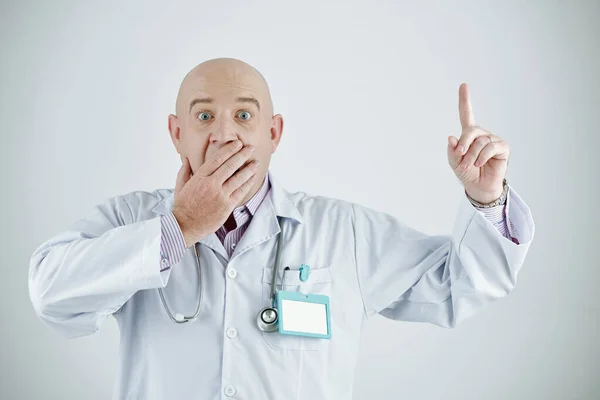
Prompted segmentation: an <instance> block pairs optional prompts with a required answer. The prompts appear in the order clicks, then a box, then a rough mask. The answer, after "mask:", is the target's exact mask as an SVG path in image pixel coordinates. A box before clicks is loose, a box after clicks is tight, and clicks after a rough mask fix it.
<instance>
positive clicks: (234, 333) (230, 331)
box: [227, 328, 237, 339]
mask: <svg viewBox="0 0 600 400" xmlns="http://www.w3.org/2000/svg"><path fill="white" fill-rule="evenodd" d="M236 336H237V329H235V328H229V329H227V337H228V338H230V339H233V338H234V337H236Z"/></svg>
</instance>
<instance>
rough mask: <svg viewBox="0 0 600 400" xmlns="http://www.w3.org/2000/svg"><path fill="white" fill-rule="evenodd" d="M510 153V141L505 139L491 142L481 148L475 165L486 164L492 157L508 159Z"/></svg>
mask: <svg viewBox="0 0 600 400" xmlns="http://www.w3.org/2000/svg"><path fill="white" fill-rule="evenodd" d="M509 153H510V149H509V146H508V143H506V142H504V141H499V142H490V143H488V144H487V146H485V147H484V148H483V150H481V152H480V153H479V156H478V157H477V160H475V164H474V165H475V166H476V167H478V168H479V167H481V166H482V165H485V163H487V162H488V161H489V160H490V159H491V158H496V159H499V160H507V159H508V156H509Z"/></svg>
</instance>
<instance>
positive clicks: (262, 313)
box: [29, 59, 535, 400]
mask: <svg viewBox="0 0 600 400" xmlns="http://www.w3.org/2000/svg"><path fill="white" fill-rule="evenodd" d="M459 118H460V121H461V125H462V131H461V134H460V135H459V137H458V138H456V137H453V136H450V137H448V144H447V147H448V162H449V165H450V167H451V168H452V170H453V171H454V172H455V174H456V176H457V177H458V178H459V180H460V182H461V183H462V185H463V186H464V196H461V201H460V205H459V208H458V210H457V215H456V220H455V224H454V227H453V228H452V233H451V234H450V235H443V236H431V235H427V234H425V233H422V232H420V231H418V230H416V229H413V228H411V227H409V226H407V225H405V224H403V223H402V222H400V221H398V220H397V219H396V218H394V217H392V216H391V215H389V214H385V213H382V212H378V211H375V210H372V209H369V208H367V207H364V206H361V205H358V204H355V203H351V202H345V201H342V200H338V199H332V198H327V197H323V196H314V195H310V194H307V193H303V192H295V193H291V192H288V191H287V190H285V189H284V188H283V187H282V186H281V185H280V184H279V182H278V181H277V180H276V179H275V177H274V176H273V173H272V172H271V171H270V170H269V165H270V160H271V155H272V154H273V153H274V152H275V151H276V150H277V146H278V145H279V142H280V140H281V135H282V132H283V118H282V116H281V115H279V114H274V113H273V105H272V102H271V96H270V94H269V88H268V86H267V83H266V81H265V79H264V78H263V76H262V75H261V74H260V73H259V72H258V71H257V70H256V69H254V68H253V67H251V66H249V65H248V64H246V63H244V62H242V61H240V60H235V59H215V60H210V61H207V62H204V63H202V64H200V65H198V66H197V67H195V68H194V69H193V70H192V71H190V72H189V73H188V74H187V75H186V76H185V78H184V79H183V82H182V84H181V87H180V90H179V93H178V96H177V102H176V114H175V115H169V133H170V136H171V139H172V141H173V144H174V146H175V149H176V151H177V153H178V154H179V156H180V158H181V163H182V166H181V168H180V170H179V173H178V175H177V178H176V182H175V188H174V189H157V190H155V191H152V192H145V191H134V192H131V193H128V194H124V195H121V196H116V197H113V198H110V199H108V200H106V201H105V202H103V203H101V204H99V205H98V206H96V207H95V208H94V209H93V210H92V211H91V212H90V213H88V214H87V216H85V217H84V218H81V219H79V220H78V221H76V222H75V223H73V224H72V225H71V227H70V228H69V229H67V230H66V231H64V232H62V233H60V234H59V235H56V236H55V237H53V238H51V239H49V240H47V241H46V242H44V243H42V244H41V245H40V246H39V247H38V248H37V249H36V250H35V251H34V254H33V256H32V257H31V263H30V274H29V289H30V296H31V301H32V303H33V306H34V309H35V311H36V312H37V314H38V315H39V316H40V318H41V319H42V320H43V321H44V322H45V323H47V324H48V325H50V326H51V327H53V328H55V329H56V330H57V331H58V332H60V333H61V334H62V335H64V336H65V337H68V338H74V337H79V336H84V335H89V334H92V333H93V332H95V331H96V330H97V329H98V328H99V326H100V325H101V324H102V323H103V322H104V321H105V320H106V319H107V317H108V316H113V317H114V318H115V320H116V321H117V324H118V326H119V330H120V335H121V344H120V358H119V368H118V373H117V381H116V384H115V387H114V398H115V399H216V398H221V399H251V400H258V399H260V400H262V399H277V400H279V399H310V400H321V399H351V398H352V386H353V378H354V369H355V365H356V360H357V354H358V347H359V341H360V332H361V329H362V327H363V324H364V322H365V321H367V320H368V319H369V318H370V317H372V316H374V315H377V314H379V315H383V316H385V317H387V318H390V319H393V320H398V321H414V322H426V323H430V324H435V325H438V326H442V327H447V328H453V327H455V326H456V324H458V323H459V322H461V321H463V320H464V319H465V318H468V317H470V316H471V315H473V313H474V312H476V311H478V310H481V309H482V308H484V307H485V306H486V305H488V304H490V303H491V302H493V301H495V300H496V299H499V298H502V297H505V296H506V295H507V294H508V293H510V291H511V290H512V289H513V288H514V286H515V283H516V279H517V274H518V272H519V270H520V268H521V266H522V265H523V263H524V260H525V256H526V254H527V252H528V249H529V246H530V244H531V241H532V240H533V235H534V228H535V226H534V223H533V218H532V216H531V212H530V210H529V208H528V206H527V205H526V204H525V202H524V201H523V200H522V199H521V198H520V196H519V195H518V194H517V193H516V191H515V190H514V189H513V188H512V187H510V186H509V185H508V182H507V181H506V179H505V174H506V168H507V164H508V156H509V147H508V144H507V143H506V142H505V141H503V140H502V139H501V138H500V137H498V136H496V135H495V134H492V133H491V132H489V131H486V130H484V129H483V128H481V127H479V126H478V125H476V123H475V119H474V116H473V111H472V107H471V103H470V99H469V93H468V88H467V86H466V84H463V85H461V86H460V88H459ZM381 361H382V362H384V363H386V364H387V365H388V366H393V360H391V359H389V360H381ZM398 376H399V380H398V382H394V383H396V384H401V381H402V376H403V375H402V371H398ZM66 390H67V389H66V388H65V391H66Z"/></svg>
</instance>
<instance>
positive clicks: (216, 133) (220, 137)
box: [209, 119, 238, 147]
mask: <svg viewBox="0 0 600 400" xmlns="http://www.w3.org/2000/svg"><path fill="white" fill-rule="evenodd" d="M236 139H238V134H237V132H235V129H234V126H233V124H232V123H230V122H229V121H227V120H226V119H221V120H220V121H217V123H216V124H214V125H213V131H212V132H211V133H210V139H209V140H210V143H211V144H212V145H216V146H217V147H221V146H225V145H226V144H227V143H229V142H232V141H234V140H236Z"/></svg>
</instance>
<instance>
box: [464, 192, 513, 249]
mask: <svg viewBox="0 0 600 400" xmlns="http://www.w3.org/2000/svg"><path fill="white" fill-rule="evenodd" d="M509 201H510V187H509V191H508V194H507V196H506V203H504V204H503V205H500V206H495V207H486V208H482V207H477V206H475V205H474V204H473V207H475V208H476V209H477V211H479V212H480V213H482V214H483V216H484V217H485V218H486V219H487V220H488V221H490V223H491V224H492V225H494V227H495V228H496V229H497V230H498V232H499V233H500V234H501V235H502V236H504V237H505V238H507V239H510V240H511V241H512V242H513V243H516V244H519V241H518V240H517V239H516V238H515V237H513V235H512V232H513V231H514V227H513V224H512V223H511V221H510V220H509V218H508V217H507V207H508V203H509ZM471 204H472V203H471ZM511 228H513V229H511Z"/></svg>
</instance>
